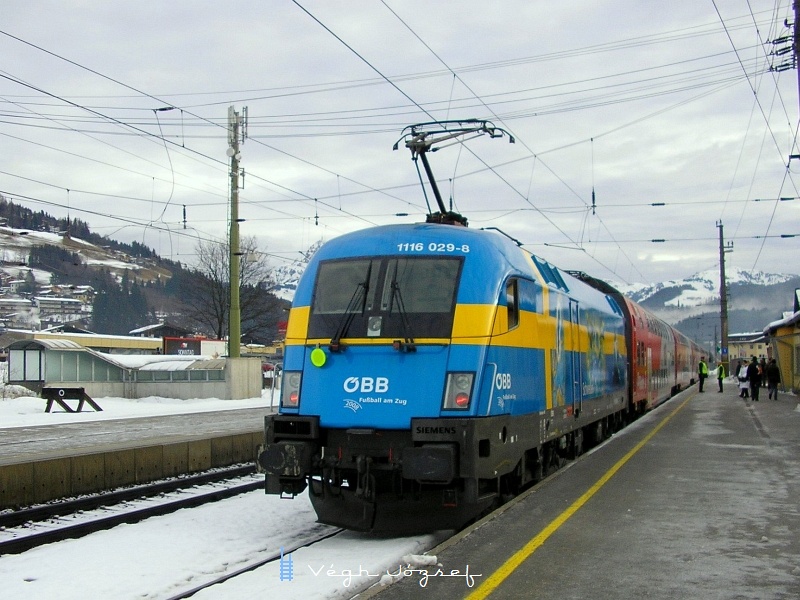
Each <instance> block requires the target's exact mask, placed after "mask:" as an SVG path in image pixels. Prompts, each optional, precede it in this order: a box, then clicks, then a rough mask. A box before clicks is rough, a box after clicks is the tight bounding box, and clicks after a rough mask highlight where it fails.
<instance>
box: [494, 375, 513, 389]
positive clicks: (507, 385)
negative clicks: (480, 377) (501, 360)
mask: <svg viewBox="0 0 800 600" xmlns="http://www.w3.org/2000/svg"><path fill="white" fill-rule="evenodd" d="M494 387H496V388H497V389H498V390H510V389H511V373H498V374H497V375H495V378H494Z"/></svg>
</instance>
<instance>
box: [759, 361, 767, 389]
mask: <svg viewBox="0 0 800 600" xmlns="http://www.w3.org/2000/svg"><path fill="white" fill-rule="evenodd" d="M758 366H759V367H761V387H764V386H766V385H767V359H765V358H763V357H762V358H761V362H760V363H758Z"/></svg>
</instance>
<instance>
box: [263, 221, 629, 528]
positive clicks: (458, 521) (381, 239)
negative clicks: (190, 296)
mask: <svg viewBox="0 0 800 600" xmlns="http://www.w3.org/2000/svg"><path fill="white" fill-rule="evenodd" d="M626 365H627V350H626V343H625V323H624V318H623V312H622V309H621V308H620V306H619V305H618V303H617V301H616V300H614V299H613V298H612V297H611V296H610V295H609V294H605V293H602V292H600V291H598V290H596V289H594V288H593V287H591V286H589V285H586V284H585V283H583V282H581V281H580V280H578V279H576V278H575V277H573V276H571V275H569V274H568V273H565V272H562V271H560V270H559V269H557V268H556V267H554V266H553V265H550V264H548V263H547V262H546V261H544V260H542V259H540V258H538V257H536V256H533V255H531V254H529V253H527V252H526V251H524V250H522V249H521V248H519V247H518V246H517V245H516V244H514V243H513V242H511V241H510V240H509V239H507V238H506V237H503V236H502V235H500V234H497V233H493V232H487V231H476V230H471V229H467V228H465V227H459V226H454V225H442V224H436V223H425V224H417V225H391V226H383V227H377V228H372V229H367V230H363V231H359V232H355V233H352V234H348V235H344V236H342V237H340V238H337V239H334V240H332V241H330V242H328V243H327V244H325V245H324V246H322V248H321V249H320V250H319V251H318V252H317V253H316V255H315V256H314V257H313V258H312V260H311V262H310V263H309V265H308V267H307V269H306V271H305V273H304V275H303V277H302V279H301V281H300V283H299V285H298V289H297V292H296V295H295V298H294V302H293V305H292V309H291V312H290V317H289V324H288V329H287V335H286V346H285V355H284V372H283V384H282V391H281V403H280V413H279V414H277V415H273V416H269V417H267V422H266V445H265V447H264V450H263V452H262V453H261V455H260V458H259V461H260V464H261V466H262V468H263V469H264V470H265V472H266V491H267V493H274V494H285V495H290V496H294V495H296V494H299V493H301V492H302V491H304V490H305V489H306V487H308V491H309V495H310V498H311V501H312V504H313V506H314V508H315V510H316V512H317V515H318V517H319V520H320V521H321V522H324V523H330V524H334V525H339V526H344V527H347V528H351V529H356V530H373V529H374V530H381V531H404V532H407V531H411V530H415V529H417V530H431V529H437V528H450V527H459V526H461V525H463V524H464V523H465V522H466V521H468V520H470V519H472V518H475V517H476V516H478V515H480V514H481V513H482V512H483V511H484V510H486V509H488V508H490V507H492V506H493V505H494V504H495V503H497V502H498V501H499V500H500V499H501V498H502V496H503V495H510V494H514V493H516V491H517V490H518V489H519V488H520V487H521V486H522V485H524V484H525V483H527V482H529V481H532V480H536V479H538V478H539V477H541V476H542V474H543V473H546V472H547V471H548V470H550V469H551V468H553V467H555V466H557V465H558V464H559V462H560V461H561V460H563V459H565V458H567V457H569V456H572V455H575V454H577V453H579V452H580V450H581V448H582V446H583V443H584V433H587V434H588V435H589V436H590V437H592V438H597V439H601V438H602V437H603V436H604V435H605V433H606V430H607V429H608V428H609V426H610V425H611V424H612V423H613V422H615V421H617V422H621V420H622V416H623V413H624V411H625V410H626V408H627V401H626V398H627V366H626Z"/></svg>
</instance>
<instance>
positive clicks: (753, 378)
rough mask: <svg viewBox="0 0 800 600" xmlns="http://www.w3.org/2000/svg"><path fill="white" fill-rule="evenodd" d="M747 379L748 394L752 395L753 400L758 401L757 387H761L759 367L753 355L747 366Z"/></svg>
mask: <svg viewBox="0 0 800 600" xmlns="http://www.w3.org/2000/svg"><path fill="white" fill-rule="evenodd" d="M747 381H749V382H750V396H752V398H753V402H758V388H760V387H761V369H760V368H759V366H758V359H757V358H756V357H755V356H754V357H753V360H752V361H751V362H750V364H749V365H748V366H747Z"/></svg>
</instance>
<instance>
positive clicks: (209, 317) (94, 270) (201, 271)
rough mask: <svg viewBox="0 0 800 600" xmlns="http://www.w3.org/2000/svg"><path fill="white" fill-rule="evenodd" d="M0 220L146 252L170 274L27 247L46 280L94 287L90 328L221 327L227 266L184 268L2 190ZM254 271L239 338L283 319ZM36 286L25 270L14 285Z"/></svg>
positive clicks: (244, 288)
mask: <svg viewBox="0 0 800 600" xmlns="http://www.w3.org/2000/svg"><path fill="white" fill-rule="evenodd" d="M0 223H2V224H4V225H5V226H7V227H11V228H15V229H27V230H31V231H48V232H54V233H60V234H62V235H64V234H66V235H67V236H68V237H72V238H77V239H81V240H84V241H87V242H89V243H91V244H94V245H95V246H98V247H101V248H105V249H110V250H115V251H118V252H122V253H125V254H127V255H129V256H131V257H134V258H142V259H147V260H148V261H152V263H153V264H155V265H156V266H158V267H159V268H160V269H163V270H166V271H167V272H169V273H170V276H168V277H163V278H158V279H156V280H147V281H144V280H143V281H139V280H137V278H136V276H135V270H133V269H131V270H126V271H124V273H123V274H122V276H121V277H120V276H118V275H115V274H113V273H112V272H111V271H110V269H108V268H104V267H93V266H89V265H87V263H86V262H85V261H83V260H81V257H80V255H79V254H78V253H76V252H72V251H70V250H69V249H67V248H64V247H61V246H57V245H42V246H34V247H32V248H31V249H30V252H29V255H28V261H27V266H29V267H31V268H32V269H39V270H42V271H47V272H48V273H50V274H51V276H50V283H51V284H53V285H59V286H84V285H89V286H92V288H94V290H95V296H94V302H93V305H92V320H91V322H90V323H83V324H82V325H83V326H84V327H87V328H89V329H90V330H91V331H94V332H96V333H102V334H111V335H125V334H127V333H128V332H130V331H132V330H133V329H137V328H139V327H143V326H146V325H151V324H153V323H156V322H158V321H159V320H164V319H168V320H169V321H170V322H171V323H174V324H175V325H179V326H181V327H184V328H186V329H188V330H190V331H193V332H195V333H198V334H202V335H206V336H208V337H212V338H215V337H222V336H224V335H226V333H227V327H228V324H227V315H228V312H229V310H228V303H229V297H230V292H229V286H228V282H227V280H226V279H225V277H226V275H225V269H221V268H218V265H214V264H207V265H205V267H204V268H195V269H189V268H185V267H184V266H183V265H181V263H178V262H174V261H171V260H168V259H164V258H161V257H159V256H158V255H157V254H156V253H155V251H154V250H152V249H151V248H148V247H147V246H145V245H143V244H140V243H138V242H135V241H134V242H131V243H125V242H119V241H117V240H113V239H110V238H108V237H105V236H100V235H97V234H95V233H92V231H91V230H90V228H89V225H88V224H87V223H86V222H84V221H81V220H79V219H57V218H55V217H53V216H51V215H49V214H47V213H45V212H44V211H32V210H31V209H29V208H26V207H24V206H20V205H18V204H15V203H14V202H10V201H8V200H6V199H5V198H3V197H2V196H0ZM226 257H227V253H226V252H218V253H214V255H213V259H214V260H226ZM218 274H219V275H218ZM258 275H259V277H261V279H260V280H247V281H243V282H241V285H240V296H241V302H242V311H241V312H242V326H241V330H242V337H243V341H244V342H252V343H263V344H270V343H272V342H273V341H274V340H275V339H276V338H277V336H278V331H277V330H278V322H279V321H281V320H284V319H285V318H286V314H285V312H284V309H285V308H286V307H287V306H288V303H286V302H285V301H281V300H279V299H278V298H276V297H275V296H274V295H273V294H272V293H271V292H270V289H269V284H268V279H269V273H268V272H267V271H266V270H263V271H262V272H261V273H259V274H258ZM39 287H40V285H39V284H38V283H37V282H36V281H35V279H34V278H33V276H32V274H31V273H30V272H29V276H28V277H26V279H25V281H24V283H23V284H22V285H21V286H20V287H19V293H21V294H23V295H27V296H35V295H36V294H37V293H38V291H39Z"/></svg>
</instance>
